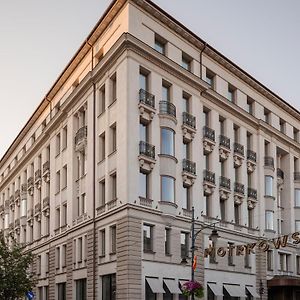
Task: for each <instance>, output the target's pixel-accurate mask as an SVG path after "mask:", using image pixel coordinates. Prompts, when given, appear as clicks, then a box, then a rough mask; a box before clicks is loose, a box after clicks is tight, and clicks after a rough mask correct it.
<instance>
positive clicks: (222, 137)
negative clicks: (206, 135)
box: [220, 135, 230, 149]
mask: <svg viewBox="0 0 300 300" xmlns="http://www.w3.org/2000/svg"><path fill="white" fill-rule="evenodd" d="M220 146H223V147H225V148H227V149H230V138H228V137H227V136H225V135H220Z"/></svg>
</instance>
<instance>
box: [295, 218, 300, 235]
mask: <svg viewBox="0 0 300 300" xmlns="http://www.w3.org/2000/svg"><path fill="white" fill-rule="evenodd" d="M295 231H297V232H299V231H300V220H296V221H295Z"/></svg>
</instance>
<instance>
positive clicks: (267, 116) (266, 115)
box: [264, 108, 271, 124]
mask: <svg viewBox="0 0 300 300" xmlns="http://www.w3.org/2000/svg"><path fill="white" fill-rule="evenodd" d="M264 121H265V122H266V123H268V124H270V122H271V112H270V111H269V110H268V109H267V108H264Z"/></svg>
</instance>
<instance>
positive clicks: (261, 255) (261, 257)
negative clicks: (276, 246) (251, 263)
mask: <svg viewBox="0 0 300 300" xmlns="http://www.w3.org/2000/svg"><path fill="white" fill-rule="evenodd" d="M255 253H256V290H257V293H258V294H259V288H260V281H261V280H262V283H263V287H264V294H263V296H262V298H261V299H262V300H267V299H268V287H267V254H266V252H264V251H261V250H259V249H257V250H256V251H255Z"/></svg>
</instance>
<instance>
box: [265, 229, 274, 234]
mask: <svg viewBox="0 0 300 300" xmlns="http://www.w3.org/2000/svg"><path fill="white" fill-rule="evenodd" d="M265 232H270V233H276V231H275V230H274V229H265Z"/></svg>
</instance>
